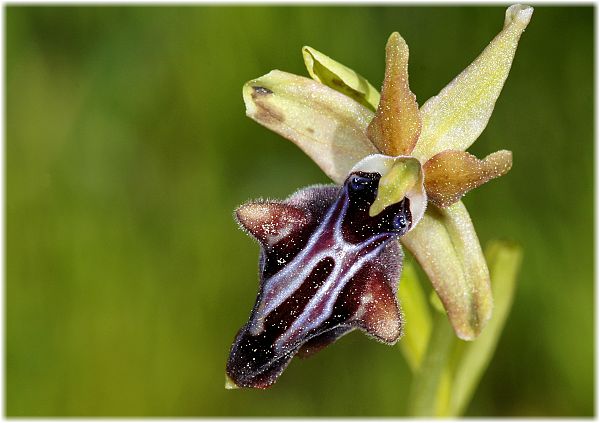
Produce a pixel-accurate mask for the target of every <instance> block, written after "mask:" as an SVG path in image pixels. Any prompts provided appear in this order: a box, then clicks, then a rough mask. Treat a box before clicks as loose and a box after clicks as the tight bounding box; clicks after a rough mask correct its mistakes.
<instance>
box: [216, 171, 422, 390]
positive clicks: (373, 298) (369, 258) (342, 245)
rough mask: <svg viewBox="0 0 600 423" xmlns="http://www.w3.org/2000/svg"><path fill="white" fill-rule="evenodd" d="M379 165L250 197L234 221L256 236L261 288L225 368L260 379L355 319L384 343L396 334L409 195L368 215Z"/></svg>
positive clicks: (257, 382) (256, 383)
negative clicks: (339, 179) (338, 180)
mask: <svg viewBox="0 0 600 423" xmlns="http://www.w3.org/2000/svg"><path fill="white" fill-rule="evenodd" d="M379 179H380V175H379V174H378V173H365V172H355V173H352V174H351V175H350V176H349V177H348V178H347V179H346V181H345V183H344V185H343V186H341V187H338V186H315V187H309V188H304V189H302V190H300V191H298V192H296V193H295V194H294V195H292V196H291V197H290V198H288V199H287V200H285V201H283V202H255V203H248V204H246V205H244V206H242V207H241V208H240V209H238V213H237V216H238V219H239V221H240V224H241V225H242V226H243V227H244V228H245V229H246V230H248V232H250V234H251V235H253V236H254V237H255V238H257V239H258V241H259V242H260V243H261V255H260V261H259V271H260V282H261V284H260V291H259V294H258V297H257V300H256V304H255V306H254V308H253V310H252V314H251V316H250V320H249V321H248V323H247V324H246V325H245V326H244V327H242V329H240V331H239V332H238V334H237V336H236V338H235V341H234V343H233V345H232V347H231V353H230V356H229V360H228V363H227V374H228V376H229V377H230V378H231V379H232V380H233V381H234V382H235V383H236V385H238V386H243V387H255V388H265V387H268V386H269V385H271V384H272V383H274V382H275V380H276V379H277V377H278V376H279V375H280V374H281V373H282V372H283V370H284V369H285V367H286V366H287V365H288V363H289V361H290V360H291V359H292V357H293V356H294V355H295V354H297V353H298V354H299V355H301V356H306V355H310V354H312V353H314V352H316V351H318V350H319V349H321V348H323V347H325V346H327V345H329V344H330V343H332V342H334V341H335V340H336V339H338V338H339V337H340V336H342V335H344V334H346V333H348V332H349V331H351V330H353V329H355V328H359V329H361V330H363V331H365V332H366V333H368V334H369V335H371V336H373V337H375V338H377V339H379V340H381V341H383V342H387V343H394V342H395V341H396V340H397V339H398V337H399V336H400V333H401V326H402V315H401V312H400V309H399V306H398V303H397V300H396V290H397V285H398V280H399V277H400V271H401V266H402V252H401V250H400V247H399V245H398V243H397V242H396V239H397V238H398V237H399V236H401V235H403V234H404V233H406V232H407V231H408V230H409V229H410V227H411V223H412V221H411V214H410V209H409V200H408V199H406V198H405V199H404V200H402V201H401V202H399V203H396V204H394V205H392V206H389V207H388V208H386V209H385V210H383V211H382V212H381V213H380V214H378V215H376V216H374V217H371V216H369V207H370V206H371V204H372V203H373V201H374V200H375V197H376V195H377V185H378V182H379Z"/></svg>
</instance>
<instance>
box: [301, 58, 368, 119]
mask: <svg viewBox="0 0 600 423" xmlns="http://www.w3.org/2000/svg"><path fill="white" fill-rule="evenodd" d="M302 57H303V58H304V64H305V65H306V69H307V70H308V73H309V75H310V77H311V78H312V79H314V80H315V81H319V82H320V83H321V84H325V85H327V86H328V87H330V88H333V89H334V90H336V91H339V92H341V93H342V94H344V95H347V96H348V97H351V98H353V99H354V100H356V101H358V102H359V103H360V104H362V105H363V106H365V107H368V108H369V109H371V110H372V111H375V109H377V105H378V104H379V92H378V91H377V90H376V89H375V87H373V86H372V85H371V84H370V83H369V81H367V80H366V79H365V78H364V77H362V76H361V75H359V74H358V73H356V72H355V71H353V70H352V69H350V68H348V67H346V66H344V65H342V64H341V63H338V62H336V61H335V60H333V59H332V58H330V57H329V56H326V55H324V54H323V53H321V52H320V51H318V50H315V49H314V48H312V47H308V46H306V47H302Z"/></svg>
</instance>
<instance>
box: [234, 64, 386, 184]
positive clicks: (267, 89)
mask: <svg viewBox="0 0 600 423" xmlns="http://www.w3.org/2000/svg"><path fill="white" fill-rule="evenodd" d="M243 95H244V102H245V103H246V114H247V115H248V116H249V117H251V118H252V119H254V120H255V121H257V122H258V123H260V124H261V125H264V126H266V127H267V128H269V129H271V130H273V131H275V132H277V133H278V134H280V135H282V136H283V137H284V138H287V139H289V140H290V141H292V142H293V143H294V144H296V145H297V146H298V147H300V148H301V149H302V150H303V151H304V152H305V153H306V154H308V156H309V157H310V158H311V159H313V160H314V161H315V163H317V164H318V165H319V167H321V169H322V170H323V171H324V172H325V173H326V174H327V176H329V177H330V178H331V179H333V180H334V181H335V182H337V183H339V184H341V183H342V182H344V180H345V179H346V176H347V175H348V173H349V172H350V169H351V168H352V166H354V164H355V163H357V162H358V161H359V160H361V159H362V158H363V157H365V156H367V155H369V154H372V153H375V152H377V150H376V148H375V147H374V146H373V144H372V143H371V142H370V141H369V139H368V138H367V136H366V128H367V125H368V124H369V122H370V121H371V119H372V118H373V112H371V111H370V110H369V109H367V108H366V107H364V106H362V105H361V104H359V103H357V102H356V101H354V100H352V99H351V98H349V97H347V96H345V95H343V94H341V93H339V92H337V91H335V90H333V89H331V88H329V87H327V86H325V85H323V84H321V83H319V82H316V81H313V80H311V79H308V78H304V77H301V76H297V75H292V74H290V73H286V72H281V71H277V70H275V71H271V72H270V73H268V74H266V75H264V76H262V77H260V78H258V79H254V80H252V81H249V82H247V83H246V84H245V85H244V89H243Z"/></svg>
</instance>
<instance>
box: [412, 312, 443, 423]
mask: <svg viewBox="0 0 600 423" xmlns="http://www.w3.org/2000/svg"><path fill="white" fill-rule="evenodd" d="M434 319H435V320H434V324H433V330H432V332H431V337H430V339H429V344H428V345H427V352H426V354H425V357H424V359H423V363H422V364H421V367H420V368H419V370H418V372H417V373H416V374H415V377H414V379H413V383H412V386H411V392H410V397H409V400H410V401H409V415H411V416H422V417H425V416H427V417H431V416H435V415H436V414H437V410H438V393H439V391H440V383H441V382H442V379H443V374H444V370H445V368H446V363H447V362H448V357H449V353H450V351H451V349H452V346H453V345H454V332H453V331H452V328H451V327H450V324H449V323H448V319H447V317H446V314H443V313H435V318H434Z"/></svg>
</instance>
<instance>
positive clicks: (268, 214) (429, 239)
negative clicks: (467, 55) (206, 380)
mask: <svg viewBox="0 0 600 423" xmlns="http://www.w3.org/2000/svg"><path fill="white" fill-rule="evenodd" d="M532 13H533V9H532V8H531V7H527V6H521V5H514V6H511V7H509V8H508V9H507V11H506V17H505V22H504V28H503V29H502V31H501V32H500V33H499V34H498V35H497V36H496V37H495V38H494V39H493V40H492V42H491V43H490V44H489V45H488V46H487V47H486V49H485V50H484V51H483V52H482V53H481V54H480V55H479V57H478V58H477V59H476V60H475V61H474V62H473V63H472V64H471V65H469V66H468V67H467V68H466V69H465V70H464V71H463V72H462V73H461V74H460V75H458V76H457V77H456V78H455V79H454V80H453V81H452V82H450V83H449V84H448V85H447V86H446V87H445V88H444V89H443V90H442V91H441V92H440V93H439V94H438V95H437V96H434V97H432V98H431V99H429V100H428V101H426V102H425V103H424V104H423V106H421V107H420V108H419V106H418V104H417V102H416V99H415V96H414V94H413V93H412V92H411V91H410V88H409V83H408V47H407V45H406V43H405V42H404V40H403V39H402V37H400V35H399V34H397V33H394V34H392V35H391V36H390V38H389V40H388V44H387V47H386V70H385V77H384V82H383V87H382V91H381V95H379V93H378V92H377V91H376V90H375V89H374V88H373V87H372V85H371V84H369V83H368V81H366V80H365V79H364V78H362V77H361V76H360V75H358V74H357V73H356V72H354V71H352V70H350V69H349V68H347V67H345V66H343V65H341V64H339V63H338V62H336V61H334V60H332V59H331V58H329V57H327V56H325V55H324V54H322V53H320V52H318V51H316V50H314V49H312V48H310V47H305V48H304V49H303V54H304V58H305V63H306V65H307V68H308V70H309V73H310V75H311V76H312V78H313V80H311V79H308V78H304V77H300V76H296V75H292V74H288V73H285V72H281V71H272V72H270V73H269V74H267V75H265V76H263V77H260V78H258V79H255V80H252V81H250V82H248V83H247V84H246V85H245V86H244V90H243V93H244V101H245V103H246V108H247V114H248V116H250V117H251V118H253V119H254V120H256V121H257V122H259V123H261V124H263V125H264V126H266V127H268V128H270V129H272V130H274V131H276V132H277V133H279V134H281V135H283V136H284V137H286V138H288V139H290V140H291V141H293V142H294V143H296V144H297V145H298V146H299V147H300V148H301V149H302V150H304V151H305V152H306V153H307V154H308V155H309V156H310V157H311V158H312V159H313V160H314V161H315V162H316V163H317V164H318V165H319V166H320V167H321V168H322V169H323V171H324V172H325V173H326V174H327V175H328V176H330V177H331V179H333V181H335V182H336V183H339V184H342V183H344V185H343V187H342V188H337V190H336V189H334V188H332V187H329V188H328V187H313V188H308V189H305V190H301V191H299V192H298V193H296V194H295V195H294V196H292V197H290V198H289V199H288V200H286V201H284V202H271V203H260V202H258V203H249V204H247V205H244V206H242V207H241V208H240V209H239V210H238V218H239V220H240V223H241V224H242V225H243V226H245V227H246V228H247V229H248V230H249V231H250V232H251V233H252V234H253V235H254V236H255V237H257V238H258V239H259V240H260V241H261V243H262V249H261V260H260V266H261V290H260V292H259V295H258V298H257V302H256V305H255V308H254V310H253V312H252V316H251V319H250V322H249V323H248V324H247V325H246V326H245V327H244V328H242V330H241V331H240V332H239V334H238V337H237V338H236V342H235V343H234V345H233V347H232V352H231V355H230V359H229V362H228V367H227V369H228V375H229V377H230V378H231V379H232V380H233V383H235V384H237V385H240V386H253V387H265V386H268V385H270V384H271V383H273V382H274V381H275V379H276V378H277V376H278V375H279V374H280V373H281V372H282V371H283V370H284V368H285V366H286V365H287V364H288V362H289V360H290V359H291V358H292V356H293V355H294V354H296V353H297V352H298V351H300V350H301V349H302V348H303V346H304V350H306V351H307V352H310V351H313V350H315V349H318V348H321V347H323V346H325V345H327V344H329V343H331V342H333V341H334V340H335V339H337V338H338V337H339V336H341V335H343V334H345V333H347V332H348V331H349V330H351V329H353V328H355V327H360V328H362V329H364V330H365V331H367V332H369V333H371V334H373V335H374V336H375V337H378V338H379V339H382V340H384V341H387V342H395V341H396V340H397V339H398V336H399V335H400V326H401V325H400V323H401V318H400V312H399V310H398V308H397V305H396V304H395V295H394V305H395V309H396V310H398V312H395V313H388V312H383V311H381V310H384V311H385V310H389V309H391V307H390V304H391V302H390V301H391V300H390V301H386V300H385V298H387V297H389V292H392V293H394V294H395V292H396V288H397V282H398V275H399V272H400V268H401V249H400V247H399V246H398V245H397V243H396V242H395V241H393V239H394V238H397V237H399V239H400V242H401V243H402V244H403V245H404V246H405V247H407V248H408V249H409V250H410V251H411V253H412V254H413V256H414V257H415V258H416V259H417V260H418V262H419V263H420V265H421V266H422V267H423V269H424V271H425V272H426V273H427V275H428V276H429V278H430V280H431V281H432V284H433V287H434V289H435V291H436V293H437V294H438V296H439V298H440V299H441V301H442V303H443V305H444V307H445V309H446V311H447V314H448V318H449V320H450V323H451V324H452V326H453V328H454V330H455V332H456V334H457V336H458V337H460V338H462V339H465V340H470V339H474V338H476V337H477V336H478V334H479V333H480V332H481V330H482V329H483V327H484V326H485V324H486V322H487V321H488V320H489V318H490V316H491V311H492V307H493V305H492V297H491V291H490V284H489V272H488V269H487V266H486V263H485V259H484V258H483V254H482V251H481V246H480V245H479V241H478V239H477V235H476V233H475V230H474V228H473V225H472V222H471V219H470V217H469V214H468V212H467V210H466V208H465V207H464V205H463V203H462V202H461V201H460V198H461V197H462V196H463V195H464V194H465V193H466V192H468V191H469V190H471V189H473V188H475V187H477V186H479V185H481V184H483V183H485V182H487V181H488V180H490V179H492V178H495V177H498V176H501V175H503V174H505V173H506V172H508V170H509V169H510V167H511V165H512V155H511V153H510V152H509V151H505V150H502V151H499V152H496V153H493V154H491V155H489V156H487V157H486V158H484V159H483V160H479V159H477V158H476V157H474V156H472V155H470V154H469V153H467V152H465V150H466V149H467V148H468V147H469V146H470V145H471V144H472V143H473V142H474V141H475V140H476V139H477V137H478V136H479V135H480V134H481V132H482V131H483V129H484V128H485V126H486V124H487V122H488V120H489V118H490V115H491V113H492V110H493V108H494V104H495V102H496V99H497V98H498V96H499V94H500V91H501V89H502V86H503V84H504V81H505V80H506V78H507V76H508V72H509V70H510V66H511V64H512V59H513V57H514V53H515V50H516V47H517V44H518V41H519V38H520V36H521V33H522V32H523V31H524V29H525V28H526V26H527V24H528V23H529V20H530V18H531V15H532ZM357 175H362V176H361V177H366V178H371V179H372V181H375V180H376V181H377V184H376V185H373V184H372V183H371V188H370V191H369V192H370V197H369V198H370V201H367V202H363V203H362V205H363V206H362V208H363V209H364V210H362V211H361V213H362V214H361V216H362V217H361V219H367V217H368V218H369V219H372V220H371V222H372V223H373V222H375V223H374V224H375V226H374V227H372V228H371V229H370V230H368V231H367V232H368V233H369V234H370V236H372V237H373V236H374V237H377V236H379V235H381V234H382V233H386V232H385V231H383V232H381V233H380V230H379V229H378V228H380V227H381V224H380V223H377V222H379V220H381V219H383V218H384V216H388V214H389V213H390V210H396V211H397V208H398V205H399V204H401V205H403V207H405V208H406V207H408V208H407V209H406V211H407V213H406V214H405V216H404V217H405V218H408V221H409V222H410V223H409V225H408V227H407V230H408V229H410V231H409V232H407V231H400V232H393V233H391V235H390V234H388V235H386V236H387V238H386V243H385V248H381V249H380V250H378V251H377V253H376V254H373V255H372V257H370V259H371V260H374V262H373V263H375V262H377V263H376V264H372V265H369V266H365V268H371V269H373V271H372V273H373V275H374V276H373V275H369V276H368V277H365V276H363V275H360V274H359V273H360V272H358V270H360V269H358V270H356V268H355V270H356V271H357V274H358V276H356V275H357V274H354V273H348V274H345V273H344V271H342V272H341V273H340V274H336V272H339V270H335V269H338V267H339V266H342V265H341V262H342V261H343V259H342V257H341V256H339V255H336V251H339V250H342V249H340V248H339V246H336V245H335V238H330V240H333V241H332V242H331V245H327V247H328V248H329V252H328V253H327V254H325V255H318V256H317V257H318V258H319V259H320V260H317V261H315V262H311V263H310V266H308V267H306V268H304V267H302V266H300V267H298V260H297V261H294V258H295V257H297V256H298V255H301V254H302V252H303V251H305V250H306V249H307V248H309V249H310V248H312V247H311V246H312V244H311V242H317V241H314V238H313V235H314V234H315V233H318V232H319V231H318V228H319V226H318V225H319V224H320V223H323V222H326V221H328V219H327V216H330V214H331V213H334V214H335V212H333V211H332V210H339V207H341V206H340V204H346V206H348V205H350V204H352V201H351V196H350V195H349V194H347V193H348V192H351V191H348V186H349V184H350V185H351V184H352V180H353V178H355V177H356V176H357ZM344 198H345V199H346V200H344ZM342 215H343V213H342ZM400 215H402V213H400ZM342 220H343V219H342ZM359 220H360V219H359ZM350 221H353V217H352V215H350ZM334 222H336V221H335V220H331V222H330V226H331V227H332V228H333V227H335V224H333V223H334ZM367 226H368V225H367ZM383 226H385V225H383ZM256 228H259V230H257V229H256ZM330 229H331V228H330ZM331 230H333V229H331ZM261 231H262V235H260V234H257V232H261ZM347 232H348V233H350V232H352V231H347ZM359 232H360V231H359ZM261 236H262V238H261ZM268 239H270V240H271V241H268ZM265 240H267V242H265ZM272 241H275V244H276V243H282V245H286V247H285V248H291V249H292V250H293V252H291V253H290V252H286V253H285V254H284V255H283V256H280V255H281V254H282V253H276V254H275V255H274V257H275V256H277V258H278V259H281V257H284V258H283V261H282V263H281V267H280V268H277V267H276V266H275V267H273V268H269V257H270V254H273V251H274V250H276V247H274V245H275V244H273V243H272ZM290 244H293V246H292V247H289V245H290ZM321 246H322V247H323V245H321ZM365 262H369V260H366V261H365ZM369 263H371V262H369ZM292 264H293V266H292V267H290V268H289V269H290V270H285V271H287V272H289V275H290V276H289V278H287V279H286V278H282V279H281V280H279V279H278V277H277V273H278V272H282V271H284V270H283V269H287V268H288V267H289V266H291V265H292ZM363 264H364V263H363ZM350 268H352V266H349V267H348V268H347V269H350ZM346 271H347V270H346ZM305 273H306V274H307V275H308V276H306V275H305ZM344 276H347V277H344ZM353 278H356V279H358V280H362V282H356V283H355V279H353ZM283 279H285V280H283ZM334 280H336V281H338V282H339V281H340V280H342V281H344V282H343V283H337V284H336V282H332V281H334ZM367 280H376V281H377V286H380V287H381V286H383V287H385V286H387V287H388V291H389V292H386V294H382V293H381V292H383V291H381V290H380V291H378V294H377V295H378V296H377V297H374V296H373V295H372V293H371V292H369V291H368V289H374V288H373V286H374V285H373V286H371V285H368V284H367V282H365V281H367ZM273 281H275V282H274V283H273V285H271V282H273ZM315 281H318V283H317V284H316V285H315V284H314V282H315ZM351 281H352V282H351ZM390 281H391V283H390ZM311 285H313V286H312V288H311ZM334 286H335V287H336V289H333V288H332V289H329V288H330V287H334ZM350 286H354V287H355V290H356V289H359V288H356V287H360V289H362V291H360V295H354V294H353V295H351V296H347V297H345V296H344V293H347V291H345V290H347V289H350V288H349V287H350ZM366 286H367V287H368V289H367V288H365V287H366ZM322 288H323V289H322ZM302 290H306V291H304V292H303V291H302ZM301 294H302V295H301ZM300 297H302V299H303V300H302V301H300V300H299V298H300ZM273 298H275V299H276V300H273ZM373 298H375V301H373V304H371V306H370V308H369V310H365V307H363V302H366V301H365V300H372V299H373ZM340 301H341V303H342V304H343V305H344V306H345V305H346V303H349V304H352V307H350V308H348V307H346V309H345V312H344V313H338V314H339V316H337V315H336V314H335V313H336V312H335V311H334V310H339V307H338V309H336V308H335V306H336V304H340ZM300 303H301V304H300ZM284 304H287V305H286V306H283V305H284ZM294 304H295V305H294ZM322 304H328V308H327V307H326V308H322V307H320V305H322ZM380 309H381V310H380ZM323 313H324V314H323ZM361 313H362V314H361ZM370 315H372V316H375V317H373V318H372V320H373V321H377V325H378V327H386V325H387V327H388V328H392V327H394V328H397V329H396V330H395V331H389V333H390V334H393V336H388V337H387V338H386V337H382V336H378V333H377V330H375V329H373V328H370V327H369V326H368V325H367V324H365V323H364V320H365V319H368V318H370ZM333 316H337V317H336V318H337V320H335V319H334V320H335V321H331V320H330V319H333V318H334V317H333ZM297 319H300V320H297ZM296 322H300V323H296ZM307 328H308V329H307ZM259 338H260V339H262V340H259ZM259 346H260V348H259ZM261 348H262V349H261ZM261 354H262V355H261ZM257 361H258V362H260V365H253V364H252V363H253V362H254V363H256V362H257Z"/></svg>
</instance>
